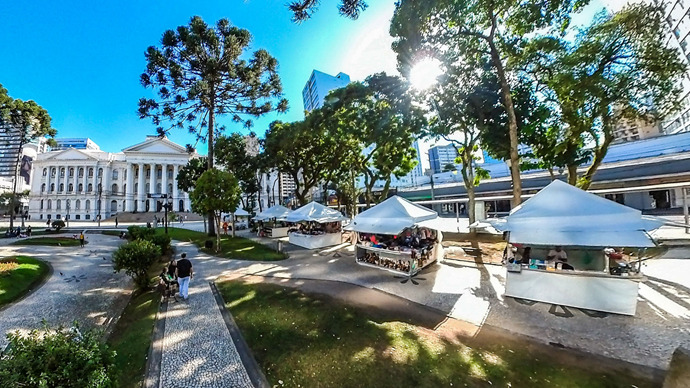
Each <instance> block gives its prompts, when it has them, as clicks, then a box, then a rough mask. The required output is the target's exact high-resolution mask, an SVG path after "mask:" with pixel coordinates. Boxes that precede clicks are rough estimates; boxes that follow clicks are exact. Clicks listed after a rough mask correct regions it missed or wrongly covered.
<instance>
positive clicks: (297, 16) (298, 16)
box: [288, 0, 368, 23]
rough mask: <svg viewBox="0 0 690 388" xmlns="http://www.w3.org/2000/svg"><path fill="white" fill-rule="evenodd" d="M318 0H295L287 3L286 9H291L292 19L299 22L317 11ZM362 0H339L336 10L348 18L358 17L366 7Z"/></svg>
mask: <svg viewBox="0 0 690 388" xmlns="http://www.w3.org/2000/svg"><path fill="white" fill-rule="evenodd" d="M319 3H320V1H319V0H295V1H292V2H290V3H289V4H288V9H289V10H290V11H292V21H294V22H296V23H301V22H303V21H305V20H308V19H309V18H311V17H312V15H313V14H314V13H315V12H316V11H317V9H318V7H319ZM367 7H368V6H367V3H366V2H365V1H364V0H340V4H338V12H340V15H342V16H345V17H347V18H349V19H357V18H359V15H360V13H362V11H364V10H365V9H367Z"/></svg>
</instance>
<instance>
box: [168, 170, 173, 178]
mask: <svg viewBox="0 0 690 388" xmlns="http://www.w3.org/2000/svg"><path fill="white" fill-rule="evenodd" d="M172 174H173V171H172V170H168V178H169V179H172Z"/></svg>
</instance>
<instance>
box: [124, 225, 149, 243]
mask: <svg viewBox="0 0 690 388" xmlns="http://www.w3.org/2000/svg"><path fill="white" fill-rule="evenodd" d="M127 232H129V233H128V234H129V237H130V239H132V240H147V241H151V240H153V236H155V235H156V230H155V229H151V228H144V227H141V226H130V227H128V228H127Z"/></svg>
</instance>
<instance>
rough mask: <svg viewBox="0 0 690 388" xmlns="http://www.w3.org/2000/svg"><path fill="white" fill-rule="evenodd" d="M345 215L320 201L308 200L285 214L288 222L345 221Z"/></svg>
mask: <svg viewBox="0 0 690 388" xmlns="http://www.w3.org/2000/svg"><path fill="white" fill-rule="evenodd" d="M345 220H347V217H345V216H343V215H342V213H340V212H339V211H337V210H335V209H331V208H329V207H326V206H324V205H322V204H320V203H316V202H310V203H308V204H306V205H304V206H302V207H301V208H299V209H297V210H295V211H293V212H292V213H290V214H289V215H288V216H287V221H288V222H302V221H305V222H307V221H314V222H319V223H325V222H334V221H345Z"/></svg>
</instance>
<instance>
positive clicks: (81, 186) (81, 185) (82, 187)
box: [79, 183, 84, 193]
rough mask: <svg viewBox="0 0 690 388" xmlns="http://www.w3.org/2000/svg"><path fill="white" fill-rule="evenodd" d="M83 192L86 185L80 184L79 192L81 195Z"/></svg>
mask: <svg viewBox="0 0 690 388" xmlns="http://www.w3.org/2000/svg"><path fill="white" fill-rule="evenodd" d="M82 191H84V184H83V183H80V184H79V192H80V193H81V192H82Z"/></svg>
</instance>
